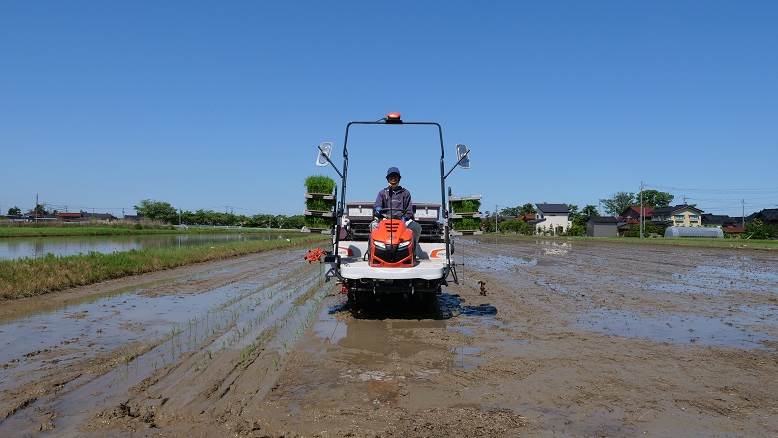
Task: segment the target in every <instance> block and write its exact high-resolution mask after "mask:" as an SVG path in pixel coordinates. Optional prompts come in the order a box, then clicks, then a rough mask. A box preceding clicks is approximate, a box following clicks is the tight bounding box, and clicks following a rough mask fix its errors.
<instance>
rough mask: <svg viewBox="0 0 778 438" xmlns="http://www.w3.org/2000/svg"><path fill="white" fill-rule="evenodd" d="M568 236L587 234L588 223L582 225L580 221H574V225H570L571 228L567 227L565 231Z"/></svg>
mask: <svg viewBox="0 0 778 438" xmlns="http://www.w3.org/2000/svg"><path fill="white" fill-rule="evenodd" d="M565 234H566V235H568V236H583V235H584V234H586V225H582V224H580V223H578V222H573V224H572V225H570V228H568V229H567V233H565Z"/></svg>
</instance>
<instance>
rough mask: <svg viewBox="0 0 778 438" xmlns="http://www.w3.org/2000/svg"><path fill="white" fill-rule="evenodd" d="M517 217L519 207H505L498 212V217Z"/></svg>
mask: <svg viewBox="0 0 778 438" xmlns="http://www.w3.org/2000/svg"><path fill="white" fill-rule="evenodd" d="M518 215H519V207H507V208H503V209H502V210H500V216H510V217H517V216H518Z"/></svg>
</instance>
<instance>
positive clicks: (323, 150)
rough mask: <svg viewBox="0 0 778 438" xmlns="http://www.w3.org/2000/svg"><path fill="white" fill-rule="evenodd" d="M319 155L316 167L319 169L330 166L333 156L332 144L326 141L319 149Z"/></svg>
mask: <svg viewBox="0 0 778 438" xmlns="http://www.w3.org/2000/svg"><path fill="white" fill-rule="evenodd" d="M318 150H319V155H318V156H317V157H316V165H317V166H319V167H323V166H327V165H328V164H330V160H329V158H330V155H331V154H332V142H329V141H325V142H324V143H322V144H320V145H319V147H318Z"/></svg>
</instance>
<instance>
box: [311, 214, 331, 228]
mask: <svg viewBox="0 0 778 438" xmlns="http://www.w3.org/2000/svg"><path fill="white" fill-rule="evenodd" d="M305 226H306V227H308V228H330V227H331V226H332V218H327V217H317V216H305Z"/></svg>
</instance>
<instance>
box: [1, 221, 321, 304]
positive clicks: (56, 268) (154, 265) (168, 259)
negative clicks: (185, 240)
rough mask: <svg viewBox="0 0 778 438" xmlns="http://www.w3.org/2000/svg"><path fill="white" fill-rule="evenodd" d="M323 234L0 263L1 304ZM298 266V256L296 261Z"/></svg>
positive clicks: (306, 241) (318, 238) (297, 243)
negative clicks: (2, 301) (4, 301)
mask: <svg viewBox="0 0 778 438" xmlns="http://www.w3.org/2000/svg"><path fill="white" fill-rule="evenodd" d="M327 239H328V237H327V236H324V235H311V234H308V235H301V236H299V237H298V236H295V237H293V238H290V239H289V241H287V239H274V240H249V241H240V242H227V243H224V244H218V245H213V246H209V245H202V246H188V247H171V248H153V249H141V250H132V251H126V252H117V253H112V254H101V253H90V254H86V255H75V256H67V257H56V256H53V255H49V256H47V257H42V258H35V259H28V258H25V259H18V260H0V300H9V299H16V298H23V297H29V296H33V295H41V294H45V293H48V292H52V291H57V290H62V289H67V288H70V287H75V286H83V285H88V284H93V283H97V282H100V281H104V280H110V279H114V278H120V277H125V276H128V275H135V274H143V273H147V272H154V271H160V270H163V269H169V268H175V267H178V266H184V265H189V264H193V263H199V262H206V261H211V260H221V259H226V258H229V257H235V256H240V255H245V254H251V253H256V252H262V251H268V250H271V249H278V248H286V247H292V246H303V245H308V244H321V243H322V242H324V241H326V240H327ZM300 262H301V263H302V257H300Z"/></svg>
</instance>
